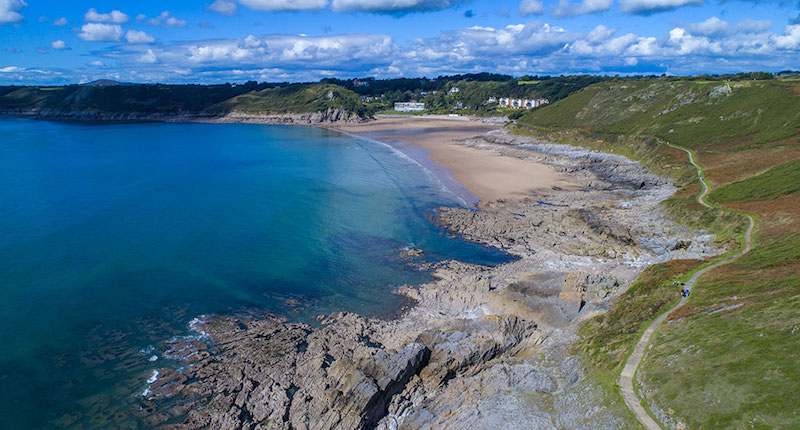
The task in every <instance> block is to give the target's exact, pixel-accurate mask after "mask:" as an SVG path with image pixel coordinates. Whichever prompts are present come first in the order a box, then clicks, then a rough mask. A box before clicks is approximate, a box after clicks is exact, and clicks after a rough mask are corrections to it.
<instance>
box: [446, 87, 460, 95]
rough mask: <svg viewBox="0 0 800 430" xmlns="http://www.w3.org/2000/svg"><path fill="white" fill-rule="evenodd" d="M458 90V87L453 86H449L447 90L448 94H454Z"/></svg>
mask: <svg viewBox="0 0 800 430" xmlns="http://www.w3.org/2000/svg"><path fill="white" fill-rule="evenodd" d="M459 91H461V90H460V89H458V87H453V88H450V91H449V92H448V94H455V93H457V92H459Z"/></svg>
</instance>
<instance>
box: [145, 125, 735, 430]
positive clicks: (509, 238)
mask: <svg viewBox="0 0 800 430" xmlns="http://www.w3.org/2000/svg"><path fill="white" fill-rule="evenodd" d="M464 144H466V145H471V146H475V147H478V148H481V149H484V150H489V151H496V152H500V153H503V154H505V155H510V156H514V157H519V158H525V159H532V160H536V161H538V162H543V163H547V164H549V165H551V166H554V167H556V168H557V169H559V171H561V172H564V173H565V174H567V175H569V176H570V177H571V178H573V180H574V182H575V183H576V184H577V185H578V187H575V190H572V191H569V190H547V191H542V192H540V193H538V194H536V195H532V196H531V197H530V198H528V199H525V200H521V201H514V202H498V203H493V204H490V205H487V206H485V207H482V208H481V209H480V210H477V211H475V210H470V209H464V208H440V210H438V211H437V212H436V214H435V215H434V216H433V221H434V222H436V223H437V224H439V225H441V226H443V227H445V228H447V229H449V230H451V231H453V232H455V233H458V234H460V235H463V236H464V237H466V238H467V239H469V240H472V241H475V242H479V243H484V244H487V245H491V246H495V247H498V248H501V249H503V250H505V251H506V252H508V253H510V254H513V255H516V256H518V257H519V259H517V260H516V261H513V262H511V263H507V264H504V265H500V266H497V267H483V266H477V265H471V264H465V263H462V262H458V261H444V262H440V263H436V264H434V265H433V266H432V267H431V269H432V270H433V275H434V278H435V280H434V281H433V282H430V283H427V284H424V285H421V286H404V287H402V288H400V289H398V291H397V293H398V294H403V295H405V296H407V297H409V298H411V299H413V300H414V301H415V302H416V303H415V305H414V306H412V307H410V308H409V309H408V310H407V311H406V312H405V313H403V314H402V315H401V316H400V317H398V318H395V319H390V320H387V319H378V318H365V317H362V316H359V315H355V314H352V313H346V312H341V313H336V314H332V315H328V316H325V317H322V318H321V320H320V323H321V325H320V326H319V327H312V326H309V325H306V324H301V323H294V322H289V321H287V320H285V319H283V318H279V317H276V316H274V315H250V316H247V317H241V318H237V317H232V316H219V315H212V316H201V317H198V318H196V319H195V320H193V321H192V323H191V324H190V327H191V329H192V330H193V331H194V334H193V335H189V336H186V337H182V338H176V339H172V340H170V341H168V342H165V344H164V345H162V346H161V355H162V356H164V357H166V358H171V359H172V360H167V361H168V362H171V363H176V364H175V365H174V366H171V367H164V368H157V369H153V373H152V374H151V375H143V379H147V378H148V377H149V379H147V383H146V384H145V385H146V387H145V389H144V391H143V392H142V393H141V394H140V395H139V396H138V399H139V403H140V408H141V414H142V417H143V419H144V420H145V421H146V422H147V423H148V424H149V425H151V426H160V427H166V428H175V429H198V428H215V429H320V430H321V429H362V428H366V429H372V428H377V429H386V430H388V429H439V428H457V429H461V428H503V429H530V428H537V429H538V428H542V429H549V428H553V429H555V428H593V429H617V428H622V427H625V425H626V424H625V420H624V419H623V418H622V417H621V416H619V415H618V414H617V412H616V411H614V410H611V409H609V408H608V407H607V406H606V405H607V404H608V401H607V400H608V399H606V398H605V397H604V396H606V395H607V392H606V391H604V390H602V389H600V387H598V386H597V385H596V384H595V383H594V382H592V381H591V380H590V379H589V378H587V377H586V376H585V375H584V373H583V371H582V368H581V365H580V363H579V362H578V360H577V359H576V358H574V357H572V356H571V355H570V354H569V351H570V345H571V344H572V343H573V342H574V341H575V340H576V338H577V337H576V334H575V332H576V327H577V324H578V323H579V322H580V321H582V320H584V319H586V318H590V317H592V316H594V315H597V314H599V313H602V312H605V311H607V310H608V309H610V308H611V306H613V299H614V298H615V297H617V296H618V295H619V294H621V293H622V292H624V291H625V289H626V288H627V287H628V286H630V284H631V283H632V281H633V280H634V279H636V277H637V276H638V274H639V273H640V272H641V271H642V270H643V269H644V268H645V267H647V266H648V265H650V264H654V263H658V262H663V261H667V260H672V259H685V258H708V257H710V256H712V255H717V254H719V253H721V252H722V250H721V249H718V248H716V247H715V246H714V245H713V237H712V236H710V235H708V234H707V233H705V232H701V231H692V230H690V229H688V228H686V227H684V226H681V225H678V224H676V223H674V222H672V221H671V220H670V219H669V218H668V217H667V216H666V214H665V213H664V212H663V210H662V209H661V207H660V206H659V205H658V203H659V202H660V201H662V200H663V199H665V198H667V197H668V196H670V195H671V194H673V193H674V191H675V189H674V187H673V186H672V185H671V184H670V183H669V181H667V180H666V179H664V178H660V177H658V176H655V175H652V174H650V173H648V172H646V171H644V170H643V169H642V168H641V167H639V166H638V165H637V164H636V163H633V162H631V161H629V160H627V159H625V158H624V157H620V156H616V155H610V154H601V153H597V152H591V151H587V150H583V149H581V148H573V147H569V146H564V145H554V144H550V143H546V142H537V141H534V140H532V139H526V138H520V137H517V136H511V135H509V134H507V133H505V132H492V133H490V134H488V135H486V136H481V137H479V138H475V139H469V140H467V141H465V142H464ZM414 253H415V254H416V251H415V252H414ZM420 253H421V250H420ZM405 257H407V258H410V259H413V258H414V257H415V256H414V255H407V256H405Z"/></svg>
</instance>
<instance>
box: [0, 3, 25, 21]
mask: <svg viewBox="0 0 800 430" xmlns="http://www.w3.org/2000/svg"><path fill="white" fill-rule="evenodd" d="M26 6H28V3H26V2H25V0H0V24H8V23H10V22H19V21H22V18H23V16H22V14H20V13H19V11H20V10H22V8H23V7H26Z"/></svg>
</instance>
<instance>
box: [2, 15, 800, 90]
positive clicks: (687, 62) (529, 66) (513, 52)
mask: <svg viewBox="0 0 800 430" xmlns="http://www.w3.org/2000/svg"><path fill="white" fill-rule="evenodd" d="M87 25H88V24H87ZM95 25H107V24H99V23H96V24H95ZM575 25H576V26H577V25H578V24H575ZM766 25H767V24H766V23H764V22H752V21H749V20H746V21H742V22H739V23H736V22H729V23H727V22H724V21H722V20H721V19H719V20H706V21H703V22H700V23H696V24H686V25H682V26H678V27H673V28H671V29H670V30H669V31H667V32H664V33H661V34H655V35H652V34H646V35H638V34H634V33H620V32H619V31H618V30H615V29H614V28H611V27H610V26H605V25H598V26H596V27H594V28H592V29H590V30H587V31H582V32H576V31H569V30H568V29H566V28H562V27H560V26H555V25H549V24H546V23H540V22H532V23H527V24H515V25H508V26H505V27H499V28H493V27H482V26H472V27H466V28H461V29H457V30H452V31H445V32H442V33H440V34H439V35H438V36H436V37H431V38H426V39H416V40H412V41H410V42H403V43H399V44H398V43H396V42H395V41H394V40H392V38H391V37H389V36H386V35H380V34H339V35H326V36H304V35H286V34H272V35H266V36H258V37H257V36H254V35H251V36H247V37H245V38H239V39H226V40H200V41H189V42H173V43H159V44H153V45H142V44H123V45H114V46H109V47H108V48H106V49H105V50H104V51H100V53H99V55H101V56H102V57H104V58H101V59H103V60H104V61H105V59H106V58H108V59H111V60H113V61H114V67H111V66H108V65H106V66H104V67H103V69H101V70H102V71H103V72H108V73H112V72H119V73H122V74H123V77H122V78H121V79H120V80H126V81H140V82H148V81H161V82H164V81H169V82H224V81H229V80H231V79H237V80H240V79H241V80H247V79H256V80H262V81H263V80H277V81H281V80H290V81H301V80H318V79H320V78H321V77H327V76H334V77H348V76H349V77H352V76H364V75H369V76H376V77H390V76H436V75H439V74H452V73H470V72H481V71H490V72H495V73H508V74H514V75H525V74H562V73H564V74H568V73H607V74H616V73H620V74H625V73H643V74H650V73H654V74H661V73H668V74H687V73H706V72H707V73H729V72H738V71H742V70H781V69H789V68H796V63H797V58H798V55H800V25H790V26H787V27H786V28H785V30H784V31H782V32H780V33H775V32H774V31H772V32H771V31H769V30H768V29H766V27H765V26H766ZM109 26H110V27H114V26H111V25H109ZM692 26H695V27H692ZM117 27H118V26H117ZM726 28H727V30H725V29H726ZM739 28H747V29H750V30H748V31H749V32H742V31H739ZM770 28H771V27H770ZM759 29H763V30H760V31H759ZM703 32H705V33H706V34H702V33H703ZM110 33H111V34H112V36H113V33H114V32H113V30H112V31H111V32H110ZM122 36H127V35H126V34H122V31H121V30H120V38H121V37H122ZM112 38H113V37H112ZM125 39H126V40H127V37H125ZM106 62H108V61H106ZM117 63H118V64H119V65H117ZM97 67H100V66H97ZM117 67H119V69H118V70H115V69H116V68H117ZM57 71H58V70H57V69H52V70H51V72H52V73H56V72H57ZM81 73H86V72H85V71H82V72H81ZM17 75H24V76H27V78H24V79H23V78H19V77H18V76H17ZM70 77H71V81H75V80H76V75H74V74H73V75H70ZM14 79H18V80H21V81H22V80H25V79H27V80H25V82H29V81H30V82H32V81H35V79H36V78H35V76H34V74H33V72H30V71H25V72H20V73H9V74H6V75H3V78H2V79H0V81H2V82H13V80H14ZM48 79H50V78H48ZM53 79H54V78H53ZM62 79H66V78H64V77H62ZM48 82H55V81H54V80H52V79H50V80H49V81H48Z"/></svg>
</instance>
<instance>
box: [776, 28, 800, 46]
mask: <svg viewBox="0 0 800 430" xmlns="http://www.w3.org/2000/svg"><path fill="white" fill-rule="evenodd" d="M772 40H773V41H774V42H775V46H777V47H778V49H782V50H798V49H800V24H792V25H787V26H786V30H785V31H784V34H783V35H780V36H778V35H775V36H773V37H772Z"/></svg>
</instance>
